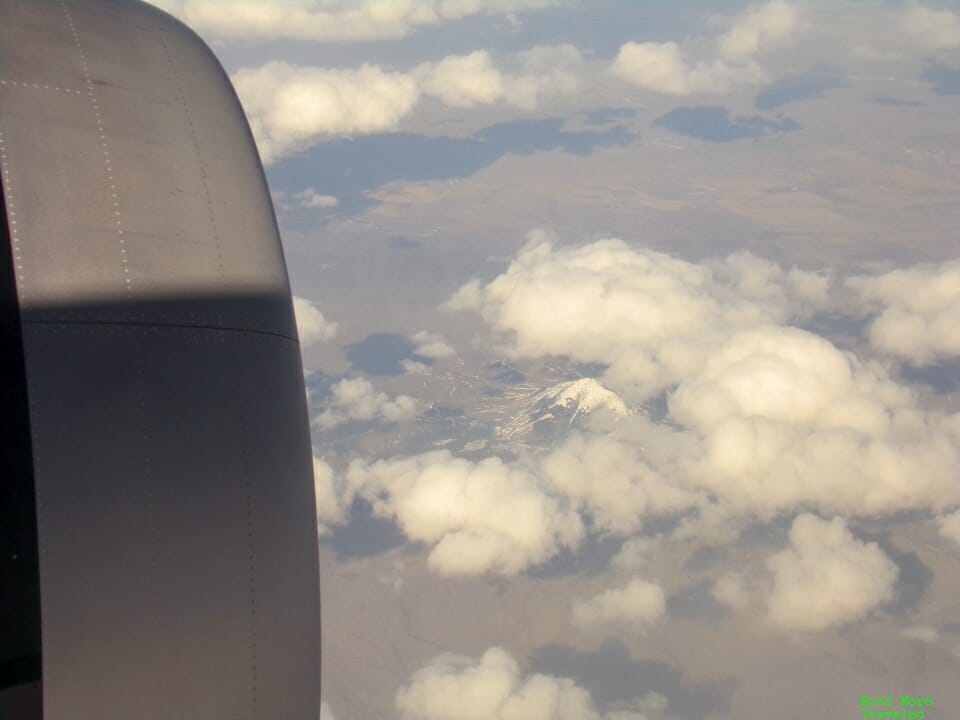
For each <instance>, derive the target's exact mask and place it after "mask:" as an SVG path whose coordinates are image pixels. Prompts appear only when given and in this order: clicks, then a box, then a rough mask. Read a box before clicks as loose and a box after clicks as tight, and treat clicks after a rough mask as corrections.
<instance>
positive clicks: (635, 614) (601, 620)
mask: <svg viewBox="0 0 960 720" xmlns="http://www.w3.org/2000/svg"><path fill="white" fill-rule="evenodd" d="M665 615H666V599H665V597H664V594H663V588H661V587H660V586H659V585H657V584H656V583H652V582H649V581H647V580H643V579H641V578H634V579H633V580H631V581H630V582H629V583H628V584H627V585H625V586H624V587H621V588H612V589H610V590H605V591H604V592H602V593H600V594H599V595H595V596H594V597H592V598H590V599H589V600H586V601H579V600H578V601H576V602H574V605H573V622H574V624H575V625H576V626H577V627H579V628H581V629H584V630H590V629H594V628H595V627H596V626H598V625H603V624H607V623H615V624H622V625H625V626H626V627H628V628H629V629H631V630H640V631H642V630H645V629H646V628H647V627H649V626H650V625H651V624H653V623H655V622H657V621H658V620H661V619H662V618H663V617H664V616H665Z"/></svg>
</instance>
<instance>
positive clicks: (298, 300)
mask: <svg viewBox="0 0 960 720" xmlns="http://www.w3.org/2000/svg"><path fill="white" fill-rule="evenodd" d="M293 314H294V315H295V316H296V320H297V334H298V335H299V336H300V344H301V345H304V346H306V345H311V344H313V343H315V342H318V341H320V340H330V339H331V338H332V337H333V336H334V335H336V334H337V323H335V322H330V321H329V320H327V319H326V318H325V317H324V316H323V313H322V312H320V309H319V308H318V307H317V306H316V305H315V304H314V303H313V301H311V300H307V299H306V298H302V297H297V296H296V295H294V297H293Z"/></svg>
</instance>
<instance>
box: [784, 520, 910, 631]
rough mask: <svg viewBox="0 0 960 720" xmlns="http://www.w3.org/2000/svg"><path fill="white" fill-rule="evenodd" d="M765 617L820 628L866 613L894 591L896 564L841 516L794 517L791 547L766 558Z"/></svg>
mask: <svg viewBox="0 0 960 720" xmlns="http://www.w3.org/2000/svg"><path fill="white" fill-rule="evenodd" d="M767 566H768V567H769V569H770V570H771V571H772V572H773V589H772V590H771V592H770V595H769V596H768V598H767V604H768V610H769V620H770V622H771V623H772V624H774V625H775V626H778V627H780V628H783V629H786V630H811V631H815V630H823V629H826V628H829V627H835V626H838V625H843V624H845V623H849V622H853V621H855V620H859V619H861V618H863V617H865V616H866V615H867V614H868V613H870V612H871V611H873V610H875V609H876V608H878V607H880V606H881V605H883V603H885V602H887V601H889V600H890V599H891V598H892V597H893V589H894V583H895V582H896V580H897V575H898V569H897V566H896V565H895V564H894V563H893V561H892V560H890V558H888V557H887V556H886V554H885V553H884V552H883V550H881V549H880V547H879V546H878V545H877V544H876V543H864V542H861V541H859V540H857V539H856V538H855V537H854V536H853V534H852V533H851V532H850V530H849V529H848V528H847V525H846V522H844V520H843V519H842V518H839V517H835V518H833V519H832V520H822V519H820V518H818V517H816V516H814V515H810V514H803V515H800V516H799V517H797V518H796V519H795V520H794V522H793V527H792V528H791V530H790V547H789V548H787V549H786V550H784V551H783V552H780V553H777V554H775V555H773V556H771V557H770V558H768V560H767Z"/></svg>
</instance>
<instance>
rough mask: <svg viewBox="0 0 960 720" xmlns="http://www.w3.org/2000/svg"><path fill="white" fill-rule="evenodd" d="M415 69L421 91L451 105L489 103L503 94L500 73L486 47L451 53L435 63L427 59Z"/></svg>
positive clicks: (465, 105)
mask: <svg viewBox="0 0 960 720" xmlns="http://www.w3.org/2000/svg"><path fill="white" fill-rule="evenodd" d="M416 73H417V74H418V75H419V76H420V77H421V87H422V88H423V90H424V92H427V93H429V94H431V95H435V96H436V97H438V98H440V100H441V101H442V102H443V103H444V104H445V105H449V106H451V107H458V108H470V107H473V106H474V105H489V104H490V103H494V102H497V101H498V100H499V99H500V98H501V97H503V92H504V78H503V75H502V74H501V73H500V71H499V70H497V68H495V67H494V65H493V60H492V59H491V58H490V53H488V52H487V51H486V50H477V51H476V52H472V53H470V54H469V55H451V56H449V57H446V58H444V59H443V60H441V61H440V62H438V63H435V64H431V63H426V64H424V65H421V66H420V67H418V68H417V70H416Z"/></svg>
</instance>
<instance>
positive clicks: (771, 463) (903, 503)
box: [447, 234, 960, 541]
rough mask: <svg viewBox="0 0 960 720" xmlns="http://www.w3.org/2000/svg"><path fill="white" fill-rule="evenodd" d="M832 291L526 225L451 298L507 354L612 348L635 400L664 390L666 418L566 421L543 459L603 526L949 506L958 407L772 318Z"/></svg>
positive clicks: (802, 277)
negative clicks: (528, 230) (512, 254)
mask: <svg viewBox="0 0 960 720" xmlns="http://www.w3.org/2000/svg"><path fill="white" fill-rule="evenodd" d="M827 291H828V280H827V278H825V277H822V276H819V275H816V274H813V273H808V272H803V271H797V270H791V271H785V270H783V269H782V268H780V267H778V266H777V265H775V264H773V263H770V262H767V261H765V260H761V259H760V258H757V257H755V256H752V255H749V254H743V253H740V254H735V255H732V256H729V257H727V258H723V259H714V260H707V261H704V262H701V263H689V262H686V261H683V260H678V259H675V258H672V257H669V256H667V255H664V254H662V253H656V252H653V251H649V250H644V249H637V248H632V247H630V246H628V245H627V244H626V243H624V242H622V241H619V240H603V241H598V242H595V243H591V244H588V245H583V246H579V247H567V248H559V249H556V248H554V247H553V245H552V244H551V243H550V242H547V241H546V240H544V239H543V237H542V236H541V235H537V234H534V236H533V238H532V241H531V242H530V243H529V244H528V245H527V246H526V247H525V248H524V249H523V250H521V251H520V253H519V254H518V256H517V258H516V259H515V260H514V261H513V262H512V263H511V264H510V266H509V267H508V269H507V270H506V272H504V273H503V274H501V275H500V276H499V277H497V278H495V279H493V280H492V281H491V282H489V283H486V284H484V283H481V282H479V281H473V282H471V283H468V284H467V285H465V286H463V287H462V288H461V289H460V290H459V291H457V293H456V294H455V295H454V296H453V297H452V298H451V299H450V300H449V301H448V303H447V306H448V307H449V308H450V309H453V310H464V309H471V308H472V309H475V310H477V311H479V313H480V314H481V315H482V316H483V317H484V319H485V320H486V321H487V323H488V324H489V326H490V327H491V328H493V329H494V330H495V331H499V332H500V333H501V334H502V336H503V337H504V338H505V341H506V343H507V347H506V350H507V352H508V353H509V354H511V355H513V356H515V357H520V358H543V357H547V356H551V355H557V356H567V357H569V358H572V359H573V360H576V361H578V362H595V363H604V364H606V365H607V370H606V372H605V374H604V382H605V383H606V384H607V385H608V386H610V387H611V388H613V389H614V390H616V391H617V392H618V393H619V394H621V395H623V396H625V397H627V398H628V399H631V400H632V401H634V402H639V401H644V400H646V399H649V398H651V397H653V396H654V395H656V394H657V393H660V392H662V391H664V390H665V391H666V400H667V412H668V419H669V421H670V423H668V424H663V423H661V424H657V423H653V422H651V421H650V420H649V419H648V418H645V417H644V416H643V414H642V413H640V414H637V415H631V416H629V417H627V418H620V420H619V421H618V422H617V423H615V424H614V425H613V426H611V427H608V428H606V429H605V430H601V432H606V434H607V435H608V437H603V436H602V435H601V434H599V433H593V434H590V433H588V434H582V435H581V434H577V435H573V436H571V437H570V438H568V439H567V440H566V441H565V442H564V443H563V444H561V445H560V446H558V447H557V448H555V449H553V450H551V451H550V452H548V453H546V454H544V455H543V456H542V457H540V458H538V460H537V465H536V466H537V467H538V470H537V472H538V474H539V477H540V479H541V482H542V483H544V485H545V487H548V488H549V489H550V491H551V492H552V493H554V494H557V495H559V496H562V497H564V498H565V500H566V501H567V502H569V503H570V504H571V505H572V506H573V507H574V508H575V509H577V510H578V511H579V512H581V513H583V514H584V515H585V516H586V517H588V518H589V519H590V521H591V524H592V527H593V528H594V529H596V530H599V531H601V532H607V533H612V534H618V535H627V534H631V533H635V532H637V531H638V530H639V529H640V528H641V526H642V522H643V519H644V518H645V517H646V516H649V515H657V514H660V515H665V514H680V513H684V512H685V511H687V510H696V514H694V515H691V514H689V513H686V515H687V517H686V518H685V519H684V520H683V521H682V523H681V527H680V529H679V530H678V531H677V533H678V534H680V535H683V534H685V533H686V534H687V535H689V534H691V533H693V534H696V533H702V532H710V533H711V534H712V535H714V536H716V537H717V538H718V541H719V540H720V539H721V538H723V537H735V536H736V534H737V532H738V531H739V528H740V527H742V524H743V521H744V520H745V519H746V518H749V517H760V518H764V519H767V518H771V517H774V516H777V515H780V514H783V513H787V512H792V511H795V510H797V509H800V508H817V509H819V510H820V511H823V512H830V513H843V514H845V515H854V516H863V515H884V514H890V513H894V512H897V511H900V510H906V509H929V510H933V511H936V512H942V511H943V510H945V509H948V508H950V507H953V506H955V505H956V504H957V503H958V502H960V483H958V482H957V480H956V478H957V477H958V474H960V415H949V414H944V413H939V412H933V411H930V412H927V411H924V410H922V409H921V407H920V405H919V398H918V396H917V395H916V394H915V393H914V392H912V391H911V390H910V389H909V388H907V387H905V386H902V385H900V384H898V383H896V382H895V381H893V380H892V379H891V378H890V377H889V375H888V373H887V371H886V370H885V369H884V368H883V367H882V366H880V365H878V364H876V363H865V362H861V361H860V360H858V359H857V358H856V357H855V356H854V355H852V354H850V353H845V352H842V351H841V350H839V349H838V348H837V347H835V346H834V345H833V344H832V343H830V342H829V341H827V340H826V339H824V338H822V337H819V336H817V335H814V334H812V333H809V332H806V331H804V330H800V329H798V328H794V327H784V326H782V325H779V324H778V323H783V322H785V321H789V320H790V319H791V318H794V317H803V316H804V315H806V314H808V313H810V312H812V311H814V310H815V309H816V308H819V307H824V306H825V304H826V302H827V300H826V298H827V295H828V292H827ZM591 425H596V423H595V422H592V423H591ZM598 429H599V428H594V430H598Z"/></svg>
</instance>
